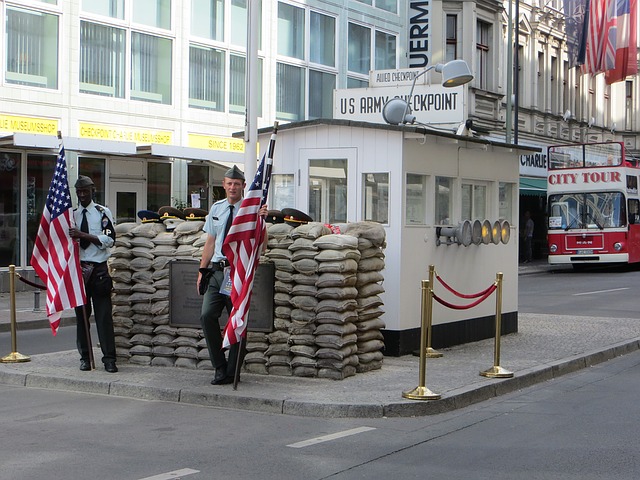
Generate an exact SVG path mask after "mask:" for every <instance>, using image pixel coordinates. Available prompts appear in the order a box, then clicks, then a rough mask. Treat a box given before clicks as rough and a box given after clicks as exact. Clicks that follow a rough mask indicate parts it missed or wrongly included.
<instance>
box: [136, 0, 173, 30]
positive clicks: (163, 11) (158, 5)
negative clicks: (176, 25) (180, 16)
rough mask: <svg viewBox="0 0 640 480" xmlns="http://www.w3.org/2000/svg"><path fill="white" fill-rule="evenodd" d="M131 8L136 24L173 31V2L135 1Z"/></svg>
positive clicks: (162, 0) (158, 0) (161, 0)
mask: <svg viewBox="0 0 640 480" xmlns="http://www.w3.org/2000/svg"><path fill="white" fill-rule="evenodd" d="M131 6H132V9H133V12H132V18H133V21H134V22H136V23H141V24H143V25H148V26H149V27H156V28H162V29H165V30H171V0H135V1H134V2H131Z"/></svg>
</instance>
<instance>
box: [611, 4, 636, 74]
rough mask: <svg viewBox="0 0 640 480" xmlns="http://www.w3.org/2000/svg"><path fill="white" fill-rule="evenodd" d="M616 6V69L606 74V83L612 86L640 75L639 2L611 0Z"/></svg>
mask: <svg viewBox="0 0 640 480" xmlns="http://www.w3.org/2000/svg"><path fill="white" fill-rule="evenodd" d="M609 1H611V2H614V3H615V4H616V17H617V24H616V27H617V28H616V46H615V67H614V68H612V69H610V70H607V72H606V73H605V82H606V83H607V85H611V84H612V83H615V82H620V81H622V80H624V79H625V78H627V77H628V76H629V75H635V74H637V73H638V63H637V60H636V54H637V49H638V33H637V21H638V2H637V0H609Z"/></svg>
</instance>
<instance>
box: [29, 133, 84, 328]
mask: <svg viewBox="0 0 640 480" xmlns="http://www.w3.org/2000/svg"><path fill="white" fill-rule="evenodd" d="M71 206H72V205H71V192H70V191H69V179H68V176H67V161H66V158H65V154H64V146H63V145H60V153H59V154H58V159H57V161H56V170H55V172H54V174H53V178H52V179H51V186H50V187H49V193H48V194H47V200H46V202H45V205H44V212H43V214H42V218H41V219H40V228H39V229H38V235H37V237H36V241H35V245H34V247H33V255H32V256H31V265H32V266H33V269H34V270H35V272H36V274H37V275H38V277H40V280H42V282H43V283H44V284H45V285H46V287H47V316H48V317H49V323H50V324H51V330H52V332H53V334H54V335H55V334H56V333H57V332H58V327H59V326H60V316H61V314H62V311H63V310H66V309H69V308H74V307H77V306H80V305H84V304H85V300H86V294H85V290H84V282H83V281H82V270H81V269H80V256H79V246H78V243H77V242H74V241H73V240H72V239H71V237H70V236H69V227H70V226H71V225H72V222H73V215H72V211H71Z"/></svg>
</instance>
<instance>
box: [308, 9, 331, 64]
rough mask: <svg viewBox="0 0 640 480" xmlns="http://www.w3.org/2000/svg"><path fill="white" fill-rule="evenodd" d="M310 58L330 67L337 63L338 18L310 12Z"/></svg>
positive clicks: (313, 61) (314, 61)
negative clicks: (311, 40)
mask: <svg viewBox="0 0 640 480" xmlns="http://www.w3.org/2000/svg"><path fill="white" fill-rule="evenodd" d="M309 33H310V36H311V38H313V42H311V43H310V45H309V48H310V50H311V51H310V53H309V60H310V61H311V62H312V63H319V64H320V65H326V66H328V67H335V65H336V19H335V18H334V17H330V16H328V15H322V14H321V13H317V12H311V13H310V28H309Z"/></svg>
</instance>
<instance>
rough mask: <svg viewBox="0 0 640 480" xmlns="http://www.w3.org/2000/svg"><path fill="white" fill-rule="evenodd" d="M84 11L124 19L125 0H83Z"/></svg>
mask: <svg viewBox="0 0 640 480" xmlns="http://www.w3.org/2000/svg"><path fill="white" fill-rule="evenodd" d="M82 11H83V12H89V13H95V14H98V15H104V16H105V17H111V18H119V19H120V20H122V19H124V0H82Z"/></svg>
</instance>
